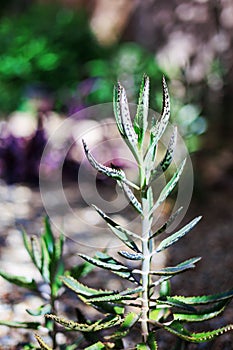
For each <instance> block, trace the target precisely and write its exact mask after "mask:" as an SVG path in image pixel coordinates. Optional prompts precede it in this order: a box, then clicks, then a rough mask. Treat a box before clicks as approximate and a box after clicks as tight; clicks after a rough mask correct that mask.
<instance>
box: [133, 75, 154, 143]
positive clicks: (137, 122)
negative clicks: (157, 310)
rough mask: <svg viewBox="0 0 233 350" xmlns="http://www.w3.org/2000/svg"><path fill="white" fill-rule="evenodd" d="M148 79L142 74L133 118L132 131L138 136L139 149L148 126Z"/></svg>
mask: <svg viewBox="0 0 233 350" xmlns="http://www.w3.org/2000/svg"><path fill="white" fill-rule="evenodd" d="M149 88H150V81H149V78H148V77H147V76H146V75H145V74H144V76H143V79H142V84H141V88H140V93H139V100H138V105H137V113H136V116H135V118H134V130H135V132H136V133H137V135H138V144H139V146H140V147H141V145H142V144H143V140H144V136H145V132H146V130H147V125H148V121H147V119H148V108H149Z"/></svg>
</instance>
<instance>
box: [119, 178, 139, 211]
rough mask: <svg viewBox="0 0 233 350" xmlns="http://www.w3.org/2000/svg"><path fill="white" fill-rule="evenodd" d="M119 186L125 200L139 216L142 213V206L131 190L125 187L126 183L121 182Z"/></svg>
mask: <svg viewBox="0 0 233 350" xmlns="http://www.w3.org/2000/svg"><path fill="white" fill-rule="evenodd" d="M120 186H121V188H122V190H123V191H124V194H125V196H126V198H127V199H128V200H129V201H130V203H131V204H132V206H133V207H134V208H135V209H136V210H137V212H139V214H141V213H142V205H141V203H140V202H139V201H138V200H137V198H136V197H135V195H134V193H133V191H132V190H131V188H130V187H129V186H128V185H126V183H124V182H122V183H121V184H120Z"/></svg>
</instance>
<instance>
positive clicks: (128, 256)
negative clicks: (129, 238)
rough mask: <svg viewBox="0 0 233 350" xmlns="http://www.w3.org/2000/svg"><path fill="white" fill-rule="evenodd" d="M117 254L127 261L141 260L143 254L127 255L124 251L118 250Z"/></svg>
mask: <svg viewBox="0 0 233 350" xmlns="http://www.w3.org/2000/svg"><path fill="white" fill-rule="evenodd" d="M118 254H120V255H121V256H123V258H126V259H128V260H143V258H144V257H143V254H141V253H129V252H127V251H125V250H120V251H119V252H118Z"/></svg>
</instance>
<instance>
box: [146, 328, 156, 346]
mask: <svg viewBox="0 0 233 350" xmlns="http://www.w3.org/2000/svg"><path fill="white" fill-rule="evenodd" d="M147 343H148V345H149V348H150V350H158V344H157V342H156V340H155V334H154V333H152V332H150V333H149V335H148V339H147Z"/></svg>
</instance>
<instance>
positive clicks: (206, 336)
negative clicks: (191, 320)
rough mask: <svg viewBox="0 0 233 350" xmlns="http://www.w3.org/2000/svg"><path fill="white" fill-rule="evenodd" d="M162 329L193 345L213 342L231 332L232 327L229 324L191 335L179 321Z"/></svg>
mask: <svg viewBox="0 0 233 350" xmlns="http://www.w3.org/2000/svg"><path fill="white" fill-rule="evenodd" d="M164 329H166V330H167V331H168V332H170V333H172V334H175V335H176V336H178V337H179V338H181V339H184V340H186V341H189V342H193V343H204V342H207V341H210V340H213V339H214V338H216V337H217V336H219V335H221V334H224V333H226V332H229V331H232V330H233V325H232V324H230V325H227V326H225V327H221V328H218V329H215V330H213V331H209V332H202V333H191V332H189V331H188V330H187V329H186V328H184V326H183V325H182V324H181V323H180V322H179V321H174V322H172V323H171V324H170V325H169V326H165V327H164Z"/></svg>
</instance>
